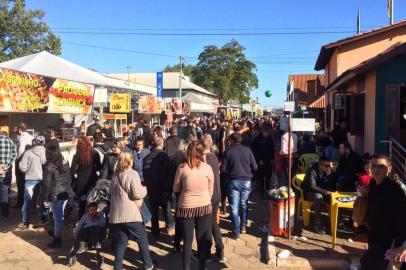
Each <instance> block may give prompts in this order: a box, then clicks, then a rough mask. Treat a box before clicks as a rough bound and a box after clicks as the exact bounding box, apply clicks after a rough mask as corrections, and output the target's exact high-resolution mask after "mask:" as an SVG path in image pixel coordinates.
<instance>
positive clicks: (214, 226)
mask: <svg viewBox="0 0 406 270" xmlns="http://www.w3.org/2000/svg"><path fill="white" fill-rule="evenodd" d="M201 142H202V145H203V155H204V156H203V157H204V160H205V162H206V163H207V164H209V165H210V167H211V168H212V170H213V175H214V186H213V196H212V197H211V205H212V209H213V211H212V222H211V233H212V235H213V239H214V243H215V247H216V253H215V255H216V257H217V258H218V259H219V260H220V261H224V259H225V257H224V244H223V240H222V237H221V232H220V228H219V224H218V223H217V212H218V211H219V207H220V201H221V190H220V164H219V161H218V158H217V156H216V155H215V153H214V152H213V140H212V138H211V135H210V134H205V135H204V136H203V137H202V138H201ZM211 245H212V242H210V246H209V248H208V249H207V252H208V254H207V255H208V257H209V258H210V256H211Z"/></svg>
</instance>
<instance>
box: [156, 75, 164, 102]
mask: <svg viewBox="0 0 406 270" xmlns="http://www.w3.org/2000/svg"><path fill="white" fill-rule="evenodd" d="M156 96H157V97H159V98H163V97H164V73H163V72H157V73H156Z"/></svg>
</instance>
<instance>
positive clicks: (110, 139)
mask: <svg viewBox="0 0 406 270" xmlns="http://www.w3.org/2000/svg"><path fill="white" fill-rule="evenodd" d="M101 133H102V134H103V139H104V142H105V143H106V145H107V146H108V147H112V146H113V144H114V139H115V132H114V128H112V127H111V126H110V123H109V122H107V121H105V122H104V123H103V129H102V130H101Z"/></svg>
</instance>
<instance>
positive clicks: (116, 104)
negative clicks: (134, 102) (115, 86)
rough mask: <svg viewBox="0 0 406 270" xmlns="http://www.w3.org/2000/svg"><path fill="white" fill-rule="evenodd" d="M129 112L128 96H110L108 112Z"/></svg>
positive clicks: (129, 100) (129, 101) (129, 102)
mask: <svg viewBox="0 0 406 270" xmlns="http://www.w3.org/2000/svg"><path fill="white" fill-rule="evenodd" d="M130 111H131V97H130V95H129V94H112V95H111V97H110V112H121V113H127V112H130Z"/></svg>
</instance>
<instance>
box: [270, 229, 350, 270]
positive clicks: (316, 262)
mask: <svg viewBox="0 0 406 270" xmlns="http://www.w3.org/2000/svg"><path fill="white" fill-rule="evenodd" d="M274 242H275V237H274V236H272V235H268V238H267V246H268V250H267V253H268V255H269V257H268V258H269V261H268V264H269V265H272V266H275V267H291V268H308V269H335V270H340V269H345V270H347V269H349V267H350V261H349V260H347V259H339V258H320V257H317V258H316V257H308V258H301V257H294V256H290V257H288V258H286V259H282V258H278V256H277V255H276V248H275V245H274Z"/></svg>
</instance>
